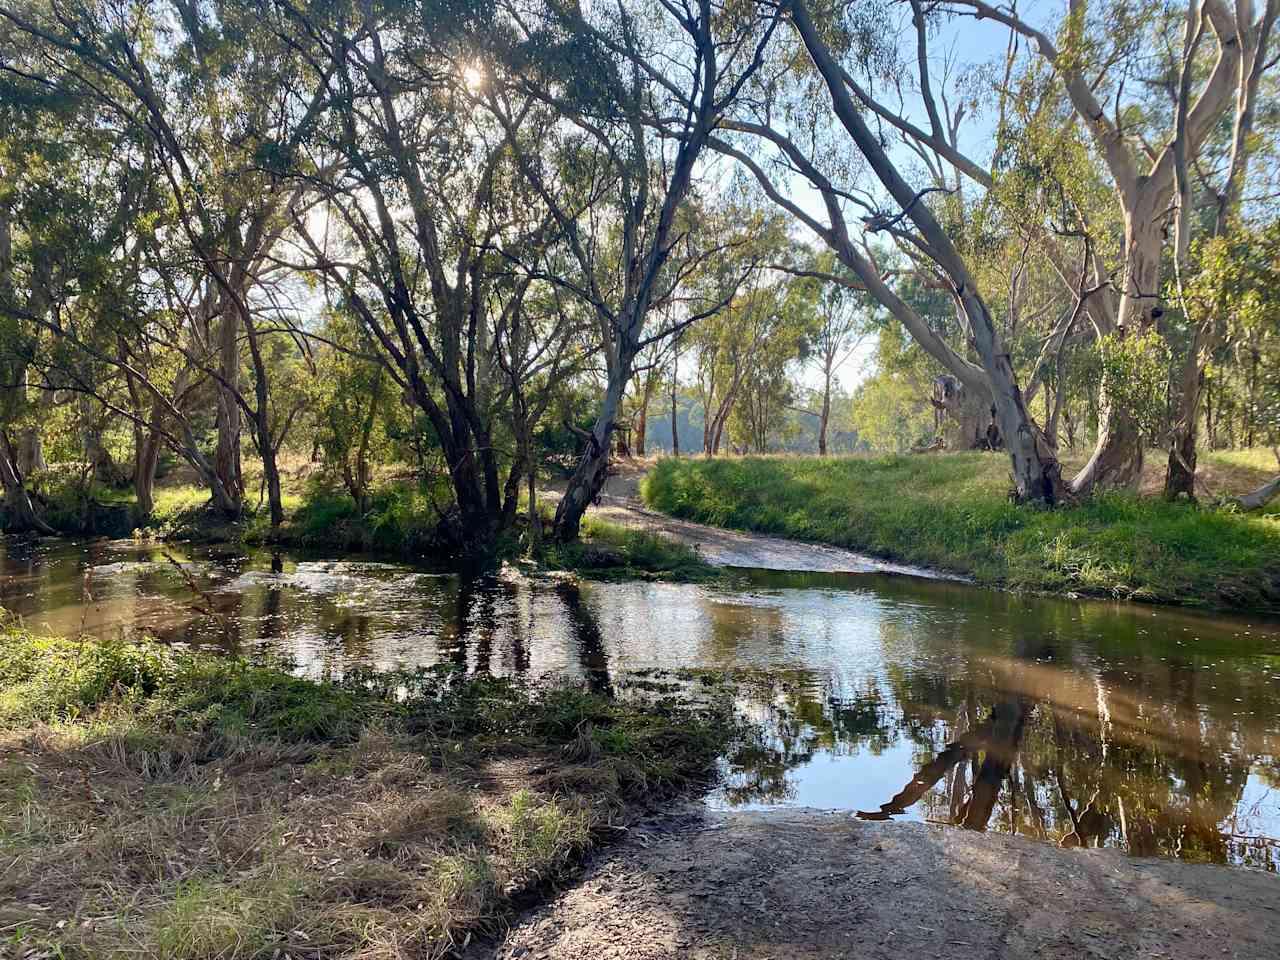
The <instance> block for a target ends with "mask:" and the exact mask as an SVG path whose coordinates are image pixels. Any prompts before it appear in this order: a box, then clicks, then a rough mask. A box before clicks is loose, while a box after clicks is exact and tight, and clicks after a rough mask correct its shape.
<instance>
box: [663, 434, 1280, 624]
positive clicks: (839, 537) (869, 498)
mask: <svg viewBox="0 0 1280 960" xmlns="http://www.w3.org/2000/svg"><path fill="white" fill-rule="evenodd" d="M1005 470H1006V463H1005V461H1004V459H1003V458H1002V457H999V456H994V455H987V454H979V453H967V454H930V455H922V456H914V457H913V456H890V457H876V458H848V459H844V458H838V459H825V460H817V459H780V458H748V459H743V460H710V461H693V460H662V461H660V462H659V463H658V464H657V466H656V467H655V468H654V469H653V470H652V471H651V472H650V474H649V476H648V478H647V481H646V484H645V488H644V495H645V499H646V501H647V502H648V503H649V504H650V505H651V506H653V507H655V508H657V509H659V510H662V511H663V512H665V513H670V514H673V515H675V516H679V517H684V518H687V519H690V520H697V521H701V522H704V523H714V524H717V525H720V526H726V527H732V528H736V529H743V530H757V531H760V532H762V533H772V534H778V535H782V536H787V537H793V538H796V539H802V540H813V541H818V542H822V543H831V544H835V545H837V546H841V547H847V548H850V549H853V550H860V551H864V552H867V553H870V554H872V555H874V556H878V557H884V558H887V559H891V560H896V561H901V562H906V563H913V564H920V565H924V566H928V567H934V568H937V569H941V570H950V571H954V572H957V573H962V574H966V575H968V576H971V577H973V578H974V579H975V580H977V581H979V582H981V583H988V584H1000V585H1006V586H1009V587H1013V588H1015V589H1027V590H1043V591H1052V592H1060V593H1081V594H1089V595H1094V596H1114V597H1124V598H1130V599H1136V600H1147V601H1152V602H1161V603H1176V604H1185V605H1189V606H1222V607H1239V608H1244V609H1272V610H1274V609H1277V608H1280V525H1277V524H1276V523H1275V521H1274V519H1268V518H1266V517H1257V516H1247V515H1241V514H1239V513H1235V512H1233V511H1230V510H1213V509H1202V508H1199V507H1195V506H1192V505H1187V504H1171V503H1166V502H1164V501H1163V500H1159V499H1154V498H1137V497H1134V496H1131V495H1121V494H1117V495H1113V496H1107V497H1099V498H1095V499H1094V500H1091V501H1089V502H1088V503H1086V504H1084V505H1083V506H1079V507H1074V508H1063V509H1058V510H1053V511H1046V510H1038V509H1034V508H1031V507H1025V506H1019V505H1016V504H1014V503H1011V502H1010V500H1009V498H1008V496H1007V491H1008V477H1007V476H1006V474H1005Z"/></svg>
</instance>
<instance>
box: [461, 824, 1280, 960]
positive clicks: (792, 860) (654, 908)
mask: <svg viewBox="0 0 1280 960" xmlns="http://www.w3.org/2000/svg"><path fill="white" fill-rule="evenodd" d="M1278 951H1280V878H1278V877H1276V876H1274V875H1272V874H1266V873H1261V872H1257V871H1249V870H1243V869H1234V868H1226V867H1215V866H1208V865H1198V864H1186V863H1177V862H1172V861H1163V860H1139V859H1132V858H1128V857H1125V856H1122V855H1120V854H1118V853H1115V852H1112V851H1105V850H1088V851H1080V850H1063V849H1059V848H1057V847H1054V846H1051V845H1049V844H1044V843H1037V842H1034V841H1030V840H1023V839H1020V838H1016V837H1008V836H1003V835H994V834H978V833H973V832H969V831H964V830H960V829H957V828H954V827H937V826H930V825H925V824H916V823H868V822H863V821H858V820H854V819H851V818H850V817H848V816H847V815H839V814H832V813H820V812H804V811H794V810H793V811H777V812H767V813H733V812H730V813H716V812H699V811H692V810H691V811H690V812H688V813H686V814H685V815H683V816H681V817H677V818H675V819H674V821H672V820H668V821H666V822H665V823H663V824H661V825H650V826H649V827H647V828H643V829H636V830H633V831H632V835H631V836H630V838H629V839H627V840H626V841H624V842H623V843H621V844H619V845H617V846H615V847H612V848H611V849H609V850H608V851H606V852H605V853H603V854H602V855H601V856H600V857H599V858H598V859H597V860H595V861H594V862H593V863H592V864H591V865H589V867H588V869H587V873H586V876H585V877H584V878H583V881H582V882H581V883H580V884H578V885H576V886H574V887H573V888H572V889H569V890H567V891H565V892H563V893H562V894H561V895H560V896H559V897H557V898H554V899H553V900H551V901H550V902H549V903H548V904H546V905H544V906H542V907H540V908H538V909H535V910H533V911H532V912H531V913H529V914H528V915H526V916H524V917H522V918H520V919H519V920H518V921H517V922H516V923H515V925H514V926H513V927H512V928H511V929H510V931H509V933H508V935H507V936H506V938H505V939H504V940H503V941H502V942H501V943H500V944H498V945H496V946H494V945H492V944H490V945H488V946H485V947H480V948H477V949H476V950H475V951H474V952H473V953H471V954H470V955H469V956H470V958H474V960H480V958H482V957H483V958H485V960H515V958H521V960H537V958H565V960H665V958H676V957H679V958H688V960H792V958H794V960H819V958H822V960H837V958H849V960H853V958H857V960H875V958H895V960H906V958H911V960H915V958H923V957H966V958H972V957H982V958H990V960H997V958H998V960H1015V958H1017V960H1020V958H1037V960H1086V958H1087V960H1093V958H1098V960H1124V958H1130V957H1132V958H1144V960H1145V958H1150V960H1210V958H1213V960H1223V958H1240V960H1245V958H1257V960H1275V958H1276V957H1277V956H1280V952H1278Z"/></svg>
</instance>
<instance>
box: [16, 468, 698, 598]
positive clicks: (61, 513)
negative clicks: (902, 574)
mask: <svg viewBox="0 0 1280 960" xmlns="http://www.w3.org/2000/svg"><path fill="white" fill-rule="evenodd" d="M249 475H250V477H253V472H252V469H251V471H250V474H249ZM284 481H285V483H284V493H283V498H282V499H283V506H284V509H285V521H284V523H283V524H282V525H281V527H280V528H279V529H278V530H272V529H271V523H270V517H269V515H268V513H267V510H266V508H265V507H258V506H256V505H255V504H254V503H250V504H248V505H247V506H246V509H245V512H244V515H243V516H242V517H241V518H239V519H237V520H227V519H226V518H224V517H220V516H217V515H215V514H214V513H213V512H212V511H211V510H210V509H209V494H208V491H207V490H205V489H204V488H202V487H200V486H197V485H195V484H192V483H187V482H183V481H181V479H180V478H179V479H178V480H177V481H170V482H167V483H164V484H162V485H160V486H158V487H157V489H156V497H155V509H154V512H153V515H152V516H151V518H150V519H149V520H148V521H147V522H146V523H145V524H139V523H138V522H137V520H136V517H135V513H136V503H135V501H134V498H133V494H132V492H131V491H128V490H113V489H111V488H108V487H103V486H101V485H94V486H93V487H91V488H90V489H89V490H87V491H85V490H81V489H79V488H75V489H73V488H72V487H70V486H62V487H56V486H51V485H48V484H46V485H45V486H44V488H43V489H42V491H41V493H42V498H43V499H44V501H45V503H46V504H47V506H48V509H47V519H48V520H49V521H50V523H52V524H53V526H54V527H55V528H56V529H58V530H60V531H64V532H65V533H67V535H68V536H83V535H86V534H87V535H98V536H108V537H114V538H129V537H140V538H144V539H153V540H160V541H166V540H170V541H188V542H195V543H232V544H242V545H245V546H259V545H263V544H268V543H270V544H275V545H278V546H282V547H293V548H302V549H309V550H327V551H341V552H343V553H374V554H380V555H383V556H391V557H401V558H406V559H424V558H425V559H430V560H433V561H435V562H448V559H449V558H448V554H447V550H446V549H445V548H444V547H443V546H442V545H441V544H440V542H439V540H438V527H439V522H440V514H439V505H440V504H441V503H447V502H448V501H449V497H448V493H447V491H443V492H441V491H437V492H436V493H434V494H431V493H428V492H427V491H424V490H423V489H421V488H419V487H418V486H417V485H416V484H414V483H412V482H407V481H402V480H393V479H388V480H385V481H383V482H381V483H379V484H377V485H376V486H375V487H374V489H373V491H372V493H371V496H370V499H369V509H368V511H367V512H365V513H363V514H362V513H361V512H360V510H359V509H358V508H357V507H356V504H355V502H354V501H353V500H352V498H351V497H350V496H349V495H348V494H347V493H346V491H345V490H342V489H340V488H337V487H335V486H333V485H332V484H328V483H324V482H321V481H320V480H318V479H317V478H315V477H307V476H305V475H304V474H303V473H300V472H298V471H295V472H294V473H292V474H290V473H289V472H287V471H286V473H285V474H284ZM86 521H87V522H86ZM550 524H551V516H550V514H548V515H547V516H546V517H545V518H544V528H545V529H549V528H550ZM526 541H527V538H526V537H525V536H524V512H523V510H522V512H521V517H520V523H519V524H518V526H517V529H515V530H513V531H512V533H511V535H510V536H509V537H508V539H507V541H506V542H505V543H503V544H500V548H499V552H498V555H497V557H496V558H495V559H497V560H503V559H514V558H516V557H518V556H520V555H522V554H529V557H530V559H532V560H534V561H535V562H537V563H539V564H541V565H542V566H544V567H545V568H547V569H551V570H568V571H573V572H577V573H580V574H582V575H583V576H586V577H590V578H593V579H607V580H622V579H630V578H639V579H659V580H674V581H682V582H702V581H707V580H711V579H714V578H715V577H716V576H718V575H719V571H718V570H717V569H716V568H715V567H712V566H711V565H709V564H707V563H705V562H704V561H703V560H701V558H700V557H699V556H698V554H697V552H696V551H694V550H692V549H690V548H688V547H685V546H684V545H682V544H679V543H677V542H675V541H673V540H671V539H669V538H667V537H662V536H658V535H655V534H653V533H649V532H648V531H645V530H637V529H631V528H628V527H624V526H621V525H619V524H613V523H608V522H605V521H602V520H598V519H596V518H593V517H587V518H586V519H585V520H584V522H583V525H582V537H581V540H580V542H579V543H576V544H572V545H569V546H562V547H557V546H554V545H551V544H549V543H548V542H546V541H545V540H544V541H543V542H542V543H541V544H539V545H538V547H537V548H536V549H530V546H529V544H528V543H527V542H526Z"/></svg>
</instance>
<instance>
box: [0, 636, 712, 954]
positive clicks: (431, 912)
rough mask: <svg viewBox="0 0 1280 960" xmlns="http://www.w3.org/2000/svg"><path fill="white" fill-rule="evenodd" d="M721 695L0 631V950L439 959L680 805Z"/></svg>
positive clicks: (708, 743)
mask: <svg viewBox="0 0 1280 960" xmlns="http://www.w3.org/2000/svg"><path fill="white" fill-rule="evenodd" d="M735 732H736V727H735V725H734V722H733V721H732V718H731V714H730V712H729V709H728V706H727V705H718V706H711V707H700V708H693V707H689V706H683V705H680V704H677V703H675V702H672V701H662V702H657V703H654V704H653V705H651V706H647V707H641V706H636V705H626V704H624V703H621V702H619V701H616V700H612V699H606V698H605V697H603V696H599V695H593V694H589V693H586V692H584V691H583V690H581V689H578V688H576V687H571V686H557V685H550V686H525V685H519V684H514V683H510V682H508V681H504V680H499V679H492V678H488V677H473V678H470V679H466V678H463V677H461V676H459V675H458V674H456V673H454V672H452V671H438V670H427V671H421V672H416V673H412V674H404V673H399V674H378V675H374V674H360V675H355V676H348V677H347V678H345V679H344V680H341V681H331V682H315V681H310V680H304V679H300V678H297V677H294V676H292V675H290V674H288V673H287V672H284V671H282V670H279V669H275V668H271V667H263V666H255V665H252V664H250V663H247V662H245V661H241V660H235V659H229V658H225V657H215V656H210V655H204V654H192V653H185V652H181V651H176V650H173V649H171V648H167V647H162V646H159V645H155V644H147V643H142V644H120V643H99V642H96V641H92V640H84V641H76V640H65V639H49V638H39V637H34V636H32V635H30V634H29V633H26V632H25V631H23V630H21V629H18V628H16V627H13V626H10V627H7V628H5V629H4V631H3V633H0V862H3V863H4V864H5V869H4V871H3V872H2V874H0V943H3V944H4V950H3V951H0V952H3V953H4V955H5V956H14V957H16V958H26V957H50V956H60V957H86V958H88V957H93V958H98V957H108V956H121V957H123V956H157V957H161V956H162V957H165V958H167V960H214V958H217V960H249V958H263V957H283V956H290V957H318V958H329V957H334V958H338V957H357V956H358V957H361V958H369V957H398V956H426V957H431V956H440V955H442V954H444V953H445V952H446V951H448V950H450V949H454V948H458V947H461V946H462V945H464V944H466V943H467V942H469V941H470V940H471V939H472V938H473V937H475V936H477V935H479V934H484V933H493V932H494V931H496V930H497V929H499V927H500V926H501V923H502V921H503V918H504V917H506V916H508V915H509V913H510V911H511V910H512V909H513V908H515V907H516V906H518V905H524V904H527V903H528V902H529V900H530V899H531V898H534V899H536V898H537V897H538V896H539V895H540V894H541V893H542V892H543V891H545V890H547V889H548V887H549V885H551V884H554V883H557V882H560V881H563V880H564V879H566V878H568V877H571V876H573V875H574V874H575V871H576V869H577V866H578V864H579V863H580V861H581V859H582V857H583V856H584V855H586V854H587V853H588V852H589V851H591V850H592V849H594V848H596V847H597V846H599V845H601V844H603V843H608V842H610V841H613V840H615V839H616V838H617V837H618V836H619V835H620V834H621V833H623V832H625V829H626V827H627V825H628V824H629V823H631V822H633V821H634V820H635V819H636V818H637V817H639V816H641V815H646V814H652V813H653V812H654V811H655V810H661V809H663V808H664V807H665V805H667V804H669V803H670V802H671V801H672V800H673V799H675V798H678V797H680V796H681V795H683V794H686V793H689V792H697V791H699V790H700V789H703V787H704V785H705V784H706V783H707V782H708V781H709V779H710V778H712V776H713V775H714V760H715V757H716V756H717V755H718V754H719V753H720V752H721V751H722V750H723V748H724V746H725V744H726V743H727V742H728V741H729V740H730V739H731V738H732V737H733V736H734V735H735Z"/></svg>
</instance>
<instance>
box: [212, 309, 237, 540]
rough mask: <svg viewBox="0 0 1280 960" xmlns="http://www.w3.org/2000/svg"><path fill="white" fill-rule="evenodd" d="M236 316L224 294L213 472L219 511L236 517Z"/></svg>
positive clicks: (220, 323)
mask: <svg viewBox="0 0 1280 960" xmlns="http://www.w3.org/2000/svg"><path fill="white" fill-rule="evenodd" d="M239 334H240V315H239V311H238V309H237V305H236V304H235V303H234V302H233V301H232V299H231V298H230V297H228V296H226V295H225V294H224V296H223V297H222V310H221V311H220V316H219V322H218V375H219V376H220V377H221V380H220V382H219V383H218V384H217V397H218V407H217V420H216V424H217V431H218V444H217V448H216V450H215V452H214V459H213V463H214V470H215V472H216V473H217V475H218V482H219V484H220V485H221V487H222V489H223V491H225V494H226V496H225V498H220V497H215V500H216V499H225V501H226V503H225V505H224V506H223V507H222V509H223V512H225V513H227V514H228V515H229V516H232V517H238V516H239V515H240V511H241V509H242V507H243V500H244V478H243V475H242V473H241V467H240V401H239V397H238V391H239V384H240V348H239Z"/></svg>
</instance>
